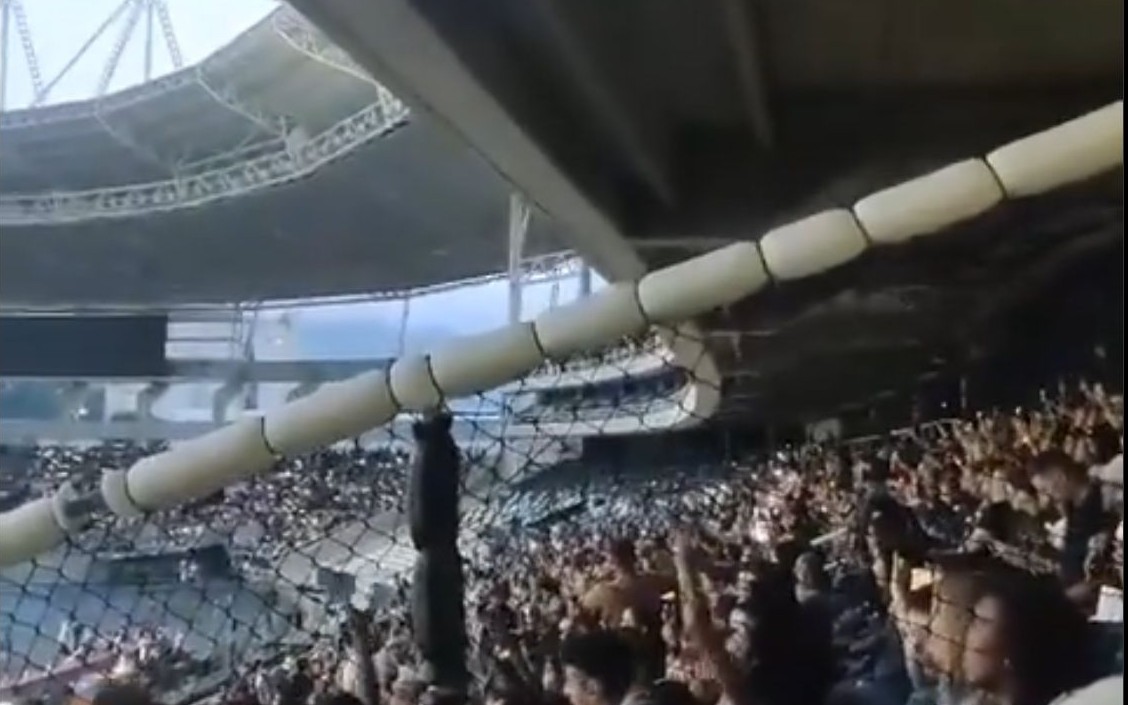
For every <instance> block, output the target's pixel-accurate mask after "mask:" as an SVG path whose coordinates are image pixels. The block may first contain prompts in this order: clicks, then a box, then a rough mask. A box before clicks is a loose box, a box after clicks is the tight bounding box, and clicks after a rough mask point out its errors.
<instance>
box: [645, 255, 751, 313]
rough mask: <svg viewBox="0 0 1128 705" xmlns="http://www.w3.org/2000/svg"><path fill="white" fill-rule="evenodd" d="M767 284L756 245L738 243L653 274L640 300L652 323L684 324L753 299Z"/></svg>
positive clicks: (646, 280) (648, 278)
mask: <svg viewBox="0 0 1128 705" xmlns="http://www.w3.org/2000/svg"><path fill="white" fill-rule="evenodd" d="M767 283H768V275H767V273H766V272H765V271H764V263H763V262H762V261H761V260H760V253H759V252H758V251H757V249H756V245H755V244H754V243H751V242H736V243H733V244H731V245H727V246H725V247H722V248H721V249H719V250H714V251H713V252H707V253H705V254H703V255H699V256H697V257H694V258H693V259H688V260H686V261H684V262H679V263H677V264H675V265H672V266H669V267H666V268H665V269H659V270H657V271H655V272H651V273H650V274H647V275H646V276H644V277H643V278H642V281H640V282H639V283H638V299H639V302H640V303H641V304H642V310H643V311H644V312H645V314H646V317H647V319H648V320H649V321H650V322H651V323H681V322H682V321H684V320H686V319H687V318H691V317H693V316H697V315H700V314H702V313H705V312H706V311H710V310H712V309H714V308H718V307H720V306H727V305H728V304H731V303H733V302H736V301H739V300H740V299H743V298H745V297H746V296H750V295H752V294H754V293H756V292H757V291H759V290H760V289H761V288H763V287H764V285H765V284H767Z"/></svg>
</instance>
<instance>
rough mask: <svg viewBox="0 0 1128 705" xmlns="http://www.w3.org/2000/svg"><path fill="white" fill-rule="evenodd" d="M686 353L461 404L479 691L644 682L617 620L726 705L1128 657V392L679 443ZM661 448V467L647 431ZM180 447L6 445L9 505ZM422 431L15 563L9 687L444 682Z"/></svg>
mask: <svg viewBox="0 0 1128 705" xmlns="http://www.w3.org/2000/svg"><path fill="white" fill-rule="evenodd" d="M669 342H670V341H668V340H667V341H665V342H664V341H662V340H660V339H658V338H656V337H643V338H639V339H631V340H626V341H623V342H622V343H621V344H620V345H617V346H615V347H613V348H610V349H608V350H605V351H602V352H601V353H599V354H596V355H588V356H584V357H577V358H574V359H569V360H565V361H559V362H553V363H550V364H546V365H545V366H544V367H542V368H541V369H538V370H537V371H535V372H534V373H532V374H531V375H529V376H528V377H527V378H526V379H524V380H522V381H521V382H520V383H517V384H514V385H511V386H509V387H506V388H505V389H503V390H498V391H495V392H491V393H487V394H482V395H479V396H478V397H476V398H474V399H472V400H458V401H456V402H453V403H452V404H451V407H452V410H453V412H454V413H455V418H456V420H455V424H454V440H455V442H456V443H457V444H458V446H459V449H460V452H461V475H460V485H461V499H460V501H461V526H460V534H459V536H460V538H459V545H460V550H461V555H462V560H463V562H464V572H465V575H466V589H465V595H464V602H465V606H466V613H467V617H468V620H467V621H468V631H469V635H470V642H471V644H470V648H469V649H468V654H467V659H468V664H469V668H470V670H471V673H472V674H473V676H474V677H473V685H472V687H471V695H472V696H473V697H474V698H475V699H479V700H487V701H493V702H505V701H510V702H512V701H515V700H520V699H524V700H525V701H528V702H532V701H533V700H537V701H544V702H548V701H550V700H553V699H554V698H557V699H558V698H560V697H568V698H570V699H571V700H572V701H573V702H575V703H577V705H584V703H585V702H586V701H585V700H584V698H583V696H582V692H583V691H582V688H581V690H580V691H577V687H578V686H577V685H576V679H577V678H580V679H581V685H583V682H586V681H582V678H585V677H586V678H588V679H589V680H591V681H592V682H595V683H596V684H597V690H599V689H602V690H601V691H600V692H604V693H606V694H610V695H614V694H615V692H616V691H615V690H614V689H615V688H616V687H618V686H616V685H615V684H616V683H620V681H621V680H622V679H621V678H620V679H619V680H616V677H617V676H616V674H615V668H616V664H617V663H618V661H617V660H616V657H615V653H617V652H616V651H615V648H614V645H615V643H618V642H617V641H616V640H618V641H619V642H622V643H623V644H626V645H627V646H628V647H629V649H630V654H631V657H630V660H629V664H628V666H629V673H628V674H627V676H626V677H627V680H628V681H629V683H628V685H629V686H632V687H633V686H634V685H637V684H642V685H643V686H646V687H647V688H648V689H649V690H650V693H651V697H654V698H692V699H693V700H696V701H699V702H701V703H710V702H715V701H716V700H717V699H718V698H719V697H721V696H725V697H727V698H728V699H730V700H732V701H734V702H738V703H747V704H748V705H753V704H754V703H761V702H766V703H796V704H797V705H810V704H811V703H817V702H906V701H908V698H909V697H915V698H925V697H931V698H940V697H955V696H963V695H966V694H968V693H971V692H973V691H974V692H978V693H987V694H989V695H993V696H998V695H1000V694H1002V695H1003V696H1007V697H1009V694H1012V693H1019V694H1021V699H1011V700H1003V702H1014V703H1019V702H1021V703H1027V702H1030V703H1033V702H1049V700H1050V699H1052V697H1056V696H1057V695H1060V694H1062V693H1064V692H1067V691H1069V690H1072V689H1074V688H1076V687H1079V686H1081V685H1084V684H1085V683H1087V682H1090V681H1093V680H1094V679H1096V678H1097V677H1099V676H1100V675H1102V674H1105V673H1111V672H1114V671H1116V670H1117V669H1118V668H1120V669H1122V652H1123V630H1122V624H1123V621H1122V620H1123V618H1122V613H1120V612H1118V611H1117V610H1118V609H1119V608H1118V606H1117V605H1118V604H1120V603H1119V602H1118V600H1119V597H1118V596H1119V595H1120V594H1122V590H1123V567H1122V566H1123V544H1122V528H1121V526H1122V525H1121V524H1120V522H1121V521H1122V514H1123V509H1122V491H1121V488H1122V471H1120V472H1119V474H1118V472H1117V470H1116V468H1117V467H1118V466H1117V465H1116V463H1117V462H1119V461H1118V459H1119V457H1120V453H1121V452H1122V445H1123V442H1122V437H1123V397H1122V396H1121V395H1119V394H1112V393H1109V392H1107V391H1106V390H1105V389H1104V388H1103V387H1101V386H1100V385H1088V384H1084V385H1081V386H1079V387H1071V388H1069V389H1063V390H1062V391H1061V393H1060V394H1058V395H1050V396H1043V397H1042V398H1040V399H1037V400H1033V399H1032V400H1031V404H1030V405H1029V406H1027V407H1024V408H1019V409H1017V410H1014V411H1013V412H1012V413H1005V414H1004V413H999V412H988V411H986V410H985V411H984V413H978V414H977V413H969V415H968V416H966V417H965V418H951V419H942V420H938V421H933V422H930V423H926V424H919V425H916V426H913V427H910V428H906V429H902V430H901V431H899V432H898V433H890V434H882V435H880V436H877V437H870V438H867V439H857V440H852V441H850V440H847V441H842V440H836V439H826V440H822V441H819V442H814V441H809V442H806V443H796V444H794V445H785V446H779V447H775V448H773V449H772V452H771V453H765V452H764V451H762V450H755V449H754V447H753V446H754V445H755V444H752V443H746V444H739V443H737V444H731V445H726V446H724V447H718V446H717V445H715V444H712V445H711V444H709V443H701V442H697V443H695V444H693V443H688V442H687V441H686V440H685V438H686V436H684V435H678V434H676V433H674V432H671V430H670V429H671V428H672V427H677V426H679V425H690V424H691V423H692V422H693V421H695V420H698V419H695V418H694V417H695V416H696V415H699V414H709V415H711V414H713V412H714V411H715V409H708V410H706V409H704V406H703V405H708V404H709V403H710V402H709V399H714V400H715V398H716V395H717V394H719V392H720V391H721V390H720V389H719V386H718V385H719V382H718V380H717V379H716V378H715V377H712V376H711V375H709V374H707V372H706V371H704V368H703V367H702V366H701V365H699V364H698V361H696V360H693V359H688V358H687V357H686V356H685V355H682V356H680V357H676V356H674V355H673V354H672V353H671V351H670V347H668V346H667V343H669ZM673 342H675V343H677V342H679V341H673ZM680 342H685V341H680ZM672 347H678V346H677V345H674V346H672ZM682 347H685V346H682ZM689 347H690V348H692V347H693V346H689ZM698 347H699V346H698ZM690 357H692V356H690ZM640 437H645V439H646V442H647V444H648V447H651V448H652V450H651V451H649V452H648V454H647V455H645V457H642V458H640V457H638V455H637V452H636V451H637V449H634V450H632V449H631V448H629V447H626V446H623V445H622V443H630V441H631V439H632V438H634V439H638V438H640ZM623 439H626V440H625V441H624V440H623ZM620 441H621V443H620ZM759 447H760V448H761V449H762V448H763V446H762V445H760V446H759ZM624 448H626V449H624ZM155 450H157V447H155V446H145V445H141V444H138V443H134V442H130V441H129V440H127V439H123V440H121V441H118V442H111V443H100V444H91V445H86V446H42V445H40V446H32V447H24V448H16V447H9V448H5V449H4V473H3V476H2V481H3V486H2V487H0V500H2V501H3V502H4V504H5V505H6V507H10V506H15V505H18V504H19V503H21V502H22V501H25V500H26V499H27V498H28V497H32V496H36V495H38V494H40V493H42V492H44V491H46V490H48V489H50V488H53V487H56V486H58V485H59V484H60V483H62V482H63V481H66V480H69V481H71V482H75V483H78V484H80V485H81V484H83V483H86V484H91V483H94V482H96V481H97V479H98V477H99V475H100V473H101V472H102V471H103V470H105V469H110V468H121V467H125V466H128V465H130V464H131V463H132V462H134V461H135V460H137V459H138V458H140V457H142V456H144V455H145V454H148V453H151V452H153V451H155ZM416 450H417V441H416V440H415V439H413V438H411V437H397V436H393V437H391V438H388V437H387V435H386V434H385V435H378V436H373V437H371V438H368V437H361V438H358V439H355V440H354V441H352V442H350V443H346V444H341V445H339V446H337V447H334V448H330V449H325V450H323V451H320V452H317V453H314V454H311V455H308V456H305V457H300V458H291V459H286V460H282V461H280V462H279V463H278V464H277V466H276V467H275V468H274V469H273V471H272V472H270V473H269V474H267V475H264V476H262V477H259V478H256V479H253V480H250V481H248V482H245V483H243V484H242V485H240V486H236V487H229V488H227V489H226V490H225V491H224V492H223V493H221V494H220V495H217V496H215V497H212V498H209V499H207V500H204V501H200V502H197V503H195V504H193V505H191V506H185V507H180V508H178V509H175V510H171V511H167V512H161V513H158V514H153V515H150V516H146V517H144V518H143V519H139V520H124V519H120V518H115V517H112V516H102V517H100V518H99V519H98V521H97V522H96V523H95V525H94V526H92V527H91V528H90V529H89V530H87V531H85V532H83V533H82V534H81V535H78V536H75V537H73V538H71V539H70V540H69V541H68V543H67V544H66V545H65V546H64V547H62V548H61V549H59V550H57V551H55V552H53V553H51V554H48V555H43V556H40V557H38V558H36V559H35V560H34V561H32V562H30V563H28V564H23V565H19V566H15V567H12V568H5V569H3V570H0V638H2V641H0V700H14V699H16V698H28V699H30V698H37V699H38V700H37V701H38V702H47V703H51V702H69V701H70V700H68V699H71V698H77V699H78V701H83V700H84V699H85V700H86V701H89V700H91V698H92V697H93V693H94V692H95V691H97V689H99V688H105V687H106V683H107V682H115V683H132V684H137V685H139V686H141V687H143V688H144V689H145V691H146V692H148V693H149V694H150V696H151V697H153V698H155V699H156V700H157V701H159V702H164V703H192V702H215V703H220V702H222V703H255V702H257V703H262V705H270V704H273V703H313V702H316V703H321V702H330V700H329V698H330V697H332V696H334V695H339V694H340V693H352V694H354V695H355V696H357V697H358V698H360V699H362V700H363V699H364V698H365V696H366V695H367V694H366V693H365V692H363V685H362V681H363V680H364V678H363V673H362V671H363V669H361V668H360V665H359V663H360V659H362V658H367V656H368V655H369V654H371V655H372V661H373V663H374V669H375V678H376V686H377V689H378V691H379V694H380V697H381V699H386V700H388V701H389V702H393V703H402V704H404V705H406V704H407V703H414V702H416V701H417V700H418V699H419V698H420V697H421V696H422V694H423V693H424V690H425V687H426V685H427V681H428V674H427V673H426V672H425V669H423V668H421V665H420V662H419V655H418V653H417V650H416V648H415V646H414V644H413V639H412V620H411V615H410V608H409V602H410V599H409V597H410V581H411V571H412V568H413V566H414V563H415V560H416V551H415V548H414V546H413V543H412V539H411V537H410V531H409V527H408V521H407V518H406V513H405V512H406V510H407V495H408V484H409V476H410V474H411V472H412V467H413V454H414V453H415V451H416ZM1114 459H1117V460H1114ZM6 507H0V508H6ZM453 589H454V586H452V590H453ZM1098 631H1099V632H1100V634H1099V636H1100V639H1104V641H1101V640H1100V639H1098V636H1096V635H1095V633H1096V632H1098ZM601 638H602V639H603V641H600V639H601ZM358 654H363V656H360V655H358ZM601 655H602V656H601ZM577 673H578V674H579V675H577ZM655 682H657V683H658V685H651V684H654V683H655ZM1016 689H1017V690H1016ZM1028 691H1029V692H1028ZM577 692H581V695H577ZM625 694H626V691H624V692H623V693H618V695H619V696H620V699H621V697H622V696H625ZM953 694H954V695H953ZM610 695H608V697H610ZM1015 697H1016V698H1017V697H1018V696H1017V695H1016V696H1015ZM851 698H853V699H851ZM880 698H888V699H886V700H881V699H880ZM613 699H614V698H611V699H608V700H606V702H611V700H613ZM115 702H118V701H115ZM121 702H124V700H122V701H121ZM340 702H344V701H340ZM682 702H689V700H684V699H683V700H682ZM913 702H918V700H914V701H913Z"/></svg>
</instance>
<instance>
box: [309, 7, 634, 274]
mask: <svg viewBox="0 0 1128 705" xmlns="http://www.w3.org/2000/svg"><path fill="white" fill-rule="evenodd" d="M291 5H292V6H294V7H295V8H296V9H297V10H299V11H300V12H302V13H303V14H304V15H305V16H306V17H307V18H308V19H309V20H311V21H312V22H313V23H314V24H315V25H317V26H318V27H319V28H320V29H321V30H322V31H323V32H325V34H326V35H328V36H329V37H330V38H331V39H332V40H333V41H335V42H336V43H337V45H338V46H340V47H341V48H342V49H344V50H345V51H346V52H348V53H349V54H350V55H351V56H352V57H353V59H354V60H355V61H356V62H357V63H358V64H360V65H361V66H363V67H364V68H365V69H367V70H368V71H369V72H370V73H372V74H373V75H374V76H375V77H377V79H378V80H380V82H381V83H383V84H384V85H387V86H388V87H389V88H391V90H392V91H393V93H395V94H396V95H398V96H399V97H400V98H401V99H403V100H404V101H405V102H407V103H408V104H411V105H412V106H413V107H415V108H416V109H417V110H422V111H425V112H427V113H430V114H431V115H432V116H434V117H436V118H438V119H439V120H441V121H442V122H443V123H445V124H446V125H447V126H448V127H449V128H450V129H451V130H452V131H453V132H455V133H456V134H458V135H460V136H461V137H462V138H463V139H464V140H465V141H466V142H467V143H469V144H470V145H472V146H473V147H474V148H475V149H476V150H477V151H479V152H480V153H481V154H482V155H483V156H485V158H486V159H488V160H489V161H490V162H491V163H492V164H493V165H494V166H495V167H496V168H497V169H498V170H499V171H500V172H501V174H502V175H503V176H504V177H505V178H506V179H508V180H509V181H511V182H513V183H514V184H515V185H516V187H517V190H520V191H521V192H522V193H523V194H525V195H526V196H527V197H528V198H529V199H530V200H532V201H533V202H535V203H536V204H537V205H538V206H540V207H541V208H542V209H543V210H545V211H547V212H549V213H551V214H552V215H553V216H555V217H556V218H557V219H558V220H559V221H561V222H562V223H564V224H565V225H566V226H568V230H569V231H570V232H569V236H570V239H571V241H572V242H571V243H569V244H570V245H571V246H572V247H574V249H575V250H576V251H577V252H578V253H579V254H580V255H581V256H583V257H584V258H585V259H587V260H588V261H589V262H590V263H591V265H592V266H593V267H594V268H595V269H596V271H597V272H599V273H600V274H601V275H602V276H603V277H604V278H605V279H607V280H609V281H619V280H622V279H630V278H633V277H637V276H639V275H641V274H642V273H644V272H645V270H646V268H645V265H644V264H643V261H642V259H641V258H640V257H639V255H638V253H637V252H635V251H634V249H633V248H632V247H631V245H630V244H629V243H628V241H627V239H626V237H625V236H624V234H623V232H622V231H621V230H620V229H619V227H618V225H617V224H616V223H615V222H614V221H613V220H612V219H611V217H610V216H609V215H608V214H607V213H606V212H604V211H603V210H602V209H601V208H599V207H598V206H597V205H595V203H593V201H592V200H591V199H590V198H589V197H588V196H587V195H586V194H585V193H583V191H581V189H580V188H579V187H578V185H577V184H576V183H575V182H574V181H573V180H572V179H571V178H569V177H568V176H567V175H566V174H565V173H564V171H563V170H562V169H561V168H560V166H559V165H558V164H557V163H556V162H555V161H554V160H553V159H552V158H551V157H550V156H549V155H548V154H547V152H546V151H545V150H544V149H543V148H542V146H541V145H540V144H538V143H537V142H536V141H535V140H534V139H533V138H532V137H531V136H530V135H529V133H528V132H526V131H525V130H524V129H523V128H522V127H521V126H520V125H519V124H518V123H517V121H516V120H515V119H514V117H513V116H512V115H511V114H510V113H509V112H508V111H507V110H506V109H505V108H504V107H503V106H502V105H501V104H500V102H499V101H498V100H497V99H496V98H495V97H494V96H493V95H492V94H491V93H490V92H489V91H488V90H487V89H486V88H485V87H484V86H483V85H482V82H481V81H480V80H479V79H478V77H477V76H476V75H474V73H473V72H472V71H470V70H469V68H468V67H467V66H466V65H465V64H464V63H463V62H462V61H461V60H460V59H459V58H458V56H457V55H456V54H455V53H454V51H452V50H451V48H450V47H449V46H448V45H447V43H446V42H445V41H444V40H443V38H442V37H441V36H440V35H439V34H438V33H437V32H436V31H435V29H434V27H433V26H432V25H431V24H430V23H429V22H427V20H426V19H424V17H423V16H422V15H421V14H420V12H419V11H418V10H417V9H416V7H415V5H414V3H412V2H409V1H408V0H294V1H293V2H291Z"/></svg>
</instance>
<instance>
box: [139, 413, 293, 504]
mask: <svg viewBox="0 0 1128 705" xmlns="http://www.w3.org/2000/svg"><path fill="white" fill-rule="evenodd" d="M273 463H274V456H273V455H272V454H271V453H270V451H269V450H267V447H266V443H265V442H264V440H263V433H262V420H261V419H257V418H246V419H242V420H239V421H236V422H235V423H232V424H228V425H227V426H224V427H223V428H220V429H218V430H215V431H212V432H211V433H209V434H207V435H205V436H201V437H200V438H196V439H193V440H191V441H186V442H184V443H180V444H178V445H176V446H174V447H172V448H170V449H169V450H166V451H165V452H163V453H158V454H157V455H151V456H149V457H148V458H142V459H141V460H139V461H138V462H136V463H135V464H134V465H133V467H131V468H130V469H129V471H128V473H127V475H126V482H127V483H128V490H129V496H130V497H131V498H132V499H133V501H134V502H136V503H137V505H138V506H139V507H140V508H141V509H144V510H146V511H152V510H156V509H163V508H165V507H171V506H173V505H176V504H180V503H182V502H190V501H192V500H194V499H202V498H204V497H207V496H209V495H212V494H215V493H216V492H218V491H219V490H221V489H223V488H224V487H226V486H228V485H230V484H233V483H236V482H239V481H240V480H243V479H245V478H248V477H250V476H252V475H257V474H258V473H260V472H262V471H263V470H266V469H267V468H269V467H270V466H271V465H272V464H273Z"/></svg>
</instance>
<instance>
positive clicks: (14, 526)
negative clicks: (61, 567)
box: [0, 497, 66, 566]
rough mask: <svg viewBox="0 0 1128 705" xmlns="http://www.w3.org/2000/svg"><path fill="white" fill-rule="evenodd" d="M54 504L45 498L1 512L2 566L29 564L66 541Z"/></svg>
mask: <svg viewBox="0 0 1128 705" xmlns="http://www.w3.org/2000/svg"><path fill="white" fill-rule="evenodd" d="M54 504H55V503H54V501H53V500H52V499H51V498H50V497H43V498H41V499H37V500H35V501H33V502H28V503H27V504H24V505H22V506H19V507H16V508H15V509H13V510H11V511H8V512H2V513H0V566H10V565H16V564H17V563H23V562H24V561H29V560H31V559H32V558H35V557H36V556H38V555H39V554H41V553H44V552H46V551H50V550H51V549H52V548H54V547H55V546H57V545H59V544H60V543H61V542H62V541H63V539H64V538H66V534H65V533H64V532H63V530H62V528H61V527H60V526H59V524H58V522H56V521H55V506H54Z"/></svg>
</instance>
